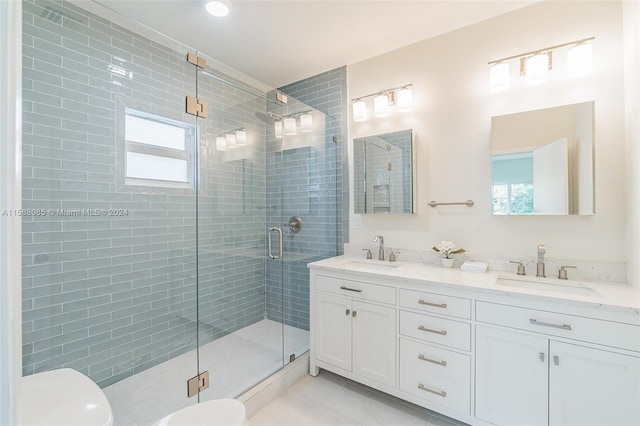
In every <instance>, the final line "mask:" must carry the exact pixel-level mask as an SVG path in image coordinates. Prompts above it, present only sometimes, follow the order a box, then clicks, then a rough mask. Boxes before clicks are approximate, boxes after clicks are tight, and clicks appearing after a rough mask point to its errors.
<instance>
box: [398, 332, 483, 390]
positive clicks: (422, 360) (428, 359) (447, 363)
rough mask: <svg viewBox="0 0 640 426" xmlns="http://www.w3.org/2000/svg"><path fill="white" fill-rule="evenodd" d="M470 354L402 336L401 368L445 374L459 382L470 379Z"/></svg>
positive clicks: (439, 374)
mask: <svg viewBox="0 0 640 426" xmlns="http://www.w3.org/2000/svg"><path fill="white" fill-rule="evenodd" d="M469 362H470V361H469V356H468V355H462V354H459V353H456V352H453V351H448V350H446V349H442V348H437V347H435V346H431V345H429V344H425V343H416V342H413V341H411V340H406V339H403V338H400V368H401V369H402V368H408V369H409V370H411V371H415V372H416V374H418V373H420V374H421V375H422V376H427V377H429V376H433V375H435V376H443V377H449V378H450V379H452V380H454V381H458V382H463V381H465V380H466V381H469V378H470V374H471V373H470V364H469Z"/></svg>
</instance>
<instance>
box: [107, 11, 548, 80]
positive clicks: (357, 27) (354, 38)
mask: <svg viewBox="0 0 640 426" xmlns="http://www.w3.org/2000/svg"><path fill="white" fill-rule="evenodd" d="M98 2H100V3H102V4H104V5H106V6H107V7H109V8H111V9H113V10H115V11H116V12H118V13H121V14H123V15H125V16H128V17H131V18H134V19H135V20H137V21H139V22H141V23H143V24H145V25H147V26H149V27H151V28H153V29H155V30H157V31H159V32H161V33H163V34H165V35H168V36H170V37H172V38H174V39H176V40H178V41H180V42H182V43H184V44H186V45H188V46H190V47H191V48H194V49H196V50H198V51H200V52H203V53H204V54H206V55H208V56H210V57H212V58H215V59H217V60H218V61H220V62H222V63H224V64H226V65H228V66H230V67H232V68H234V69H236V70H238V71H240V72H241V73H243V74H245V75H248V76H249V77H252V78H253V79H255V80H258V81H260V82H263V83H265V84H267V85H268V86H270V87H281V86H284V85H286V84H289V83H293V82H296V81H298V80H301V79H304V78H307V77H310V76H313V75H316V74H319V73H321V72H324V71H328V70H331V69H334V68H337V67H340V66H342V65H346V64H352V63H355V62H358V61H361V60H364V59H367V58H371V57H373V56H377V55H380V54H382V53H385V52H388V51H391V50H394V49H397V48H399V47H402V46H405V45H408V44H411V43H414V42H417V41H420V40H424V39H426V38H430V37H434V36H436V35H438V34H443V33H446V32H449V31H452V30H455V29H457V28H461V27H464V26H467V25H471V24H473V23H476V22H479V21H482V20H485V19H489V18H491V17H493V16H496V15H500V14H503V13H506V12H509V11H512V10H515V9H518V8H521V7H525V6H528V5H530V4H533V3H535V2H536V1H535V0H518V1H516V0H509V1H506V0H498V1H486V0H422V1H420V0H413V1H404V0H394V1H378V0H369V1H364V0H325V1H314V0H294V1H282V0H279V1H273V0H258V1H256V0H232V8H231V13H230V14H229V15H228V16H227V17H224V18H216V17H214V16H211V15H209V14H208V13H206V11H205V9H204V0H171V1H169V0H98Z"/></svg>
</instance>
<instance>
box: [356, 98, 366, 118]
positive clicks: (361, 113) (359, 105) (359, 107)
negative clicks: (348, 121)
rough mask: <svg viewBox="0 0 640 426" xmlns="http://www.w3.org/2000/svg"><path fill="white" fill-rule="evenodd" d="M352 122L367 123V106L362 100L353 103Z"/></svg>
mask: <svg viewBox="0 0 640 426" xmlns="http://www.w3.org/2000/svg"><path fill="white" fill-rule="evenodd" d="M353 121H355V122H360V121H367V104H366V103H365V102H364V101H362V100H357V101H355V102H354V103H353Z"/></svg>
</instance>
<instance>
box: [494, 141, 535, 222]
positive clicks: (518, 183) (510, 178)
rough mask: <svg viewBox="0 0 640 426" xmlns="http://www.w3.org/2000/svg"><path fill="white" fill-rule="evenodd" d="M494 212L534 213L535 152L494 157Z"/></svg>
mask: <svg viewBox="0 0 640 426" xmlns="http://www.w3.org/2000/svg"><path fill="white" fill-rule="evenodd" d="M491 161H492V168H493V175H492V188H491V190H492V205H493V214H531V213H533V152H523V153H518V154H504V155H494V156H493V158H492V160H491Z"/></svg>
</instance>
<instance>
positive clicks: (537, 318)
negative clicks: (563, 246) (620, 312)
mask: <svg viewBox="0 0 640 426" xmlns="http://www.w3.org/2000/svg"><path fill="white" fill-rule="evenodd" d="M525 319H526V321H525ZM476 320H477V324H478V325H476V351H475V355H476V356H475V362H476V390H475V394H476V412H475V414H476V416H477V417H478V418H480V419H482V420H485V421H488V422H491V423H494V424H498V425H503V424H504V425H517V424H531V425H581V426H582V425H639V424H640V357H638V356H637V355H640V354H635V355H634V353H633V352H631V351H634V350H635V351H638V349H640V347H638V340H637V339H638V338H639V336H640V329H639V328H638V327H637V326H634V325H631V324H622V323H616V322H613V321H604V320H600V319H594V318H585V317H581V316H574V315H567V314H564V313H558V312H549V311H541V310H535V309H526V308H523V307H517V306H505V305H500V304H493V303H487V302H477V311H476ZM483 322H484V323H487V324H488V325H483V324H481V323H483ZM489 324H495V325H498V327H496V326H493V325H489ZM507 327H509V328H507ZM514 327H515V328H520V327H521V328H522V329H521V330H514ZM602 342H606V345H607V346H603V345H598V346H595V344H597V343H602ZM629 350H631V351H629Z"/></svg>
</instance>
